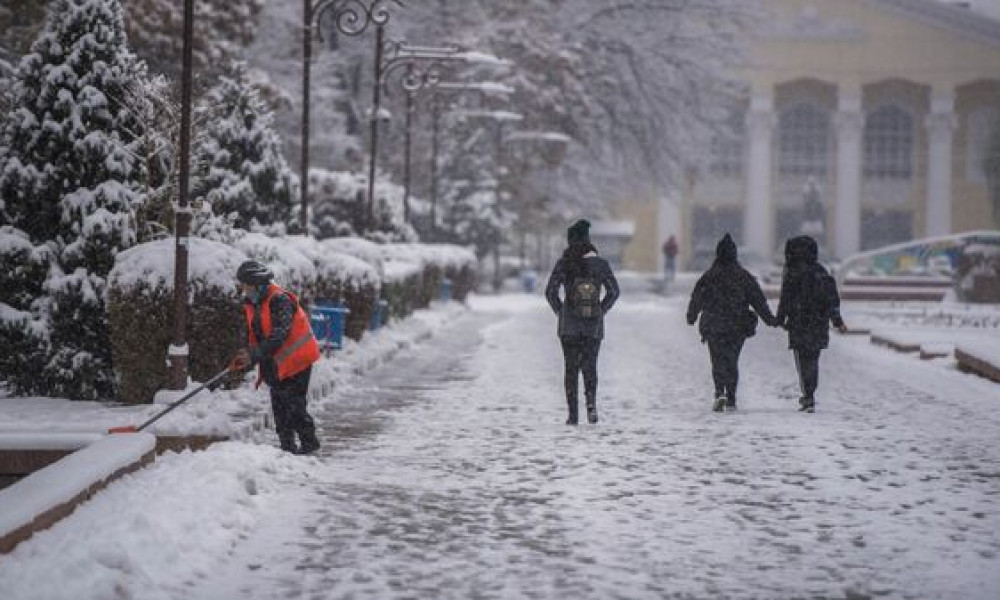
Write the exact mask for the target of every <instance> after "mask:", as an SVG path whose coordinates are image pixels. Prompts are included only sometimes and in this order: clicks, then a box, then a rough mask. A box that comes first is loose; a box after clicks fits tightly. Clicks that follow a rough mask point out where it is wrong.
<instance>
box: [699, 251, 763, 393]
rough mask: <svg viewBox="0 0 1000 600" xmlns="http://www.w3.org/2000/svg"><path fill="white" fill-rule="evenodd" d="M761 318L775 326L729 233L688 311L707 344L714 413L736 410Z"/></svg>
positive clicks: (755, 281) (701, 278) (755, 282)
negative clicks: (744, 359)
mask: <svg viewBox="0 0 1000 600" xmlns="http://www.w3.org/2000/svg"><path fill="white" fill-rule="evenodd" d="M751 309H752V310H751ZM699 316H700V320H699ZM758 316H759V317H760V318H761V319H763V321H764V323H766V324H768V325H773V324H774V322H775V318H774V315H773V314H772V313H771V308H770V307H769V306H768V305H767V299H766V298H764V292H763V291H762V290H761V289H760V284H758V283H757V280H756V279H755V278H754V276H753V275H751V274H750V272H749V271H747V270H746V269H744V268H743V266H742V265H740V262H739V256H738V254H737V250H736V242H734V241H733V238H732V237H731V236H730V235H729V234H728V233H727V234H726V235H725V236H724V237H723V238H722V239H721V240H719V243H718V244H717V245H716V248H715V262H713V263H712V266H711V267H709V269H708V270H707V271H705V273H704V274H703V275H702V276H701V277H700V278H699V279H698V282H697V283H696V284H695V286H694V291H693V292H692V293H691V301H690V302H689V303H688V310H687V322H688V324H689V325H694V324H695V322H696V321H698V332H699V333H700V334H701V341H702V342H703V343H705V344H707V345H708V354H709V358H710V359H711V361H712V380H713V382H714V383H715V395H714V396H713V399H714V402H713V404H712V410H714V411H715V412H725V411H727V410H729V411H735V410H736V387H737V384H738V383H739V378H740V372H739V362H740V353H741V352H742V350H743V344H744V343H745V342H746V340H747V338H749V337H752V336H753V335H754V334H755V333H756V331H757V318H758Z"/></svg>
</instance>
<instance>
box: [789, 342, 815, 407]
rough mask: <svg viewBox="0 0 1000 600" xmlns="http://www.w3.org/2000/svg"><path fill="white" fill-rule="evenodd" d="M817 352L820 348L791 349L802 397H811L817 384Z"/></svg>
mask: <svg viewBox="0 0 1000 600" xmlns="http://www.w3.org/2000/svg"><path fill="white" fill-rule="evenodd" d="M819 353H820V350H793V354H795V368H796V369H797V370H798V372H799V386H800V387H801V388H802V397H803V398H809V399H812V397H813V394H815V393H816V386H817V385H819Z"/></svg>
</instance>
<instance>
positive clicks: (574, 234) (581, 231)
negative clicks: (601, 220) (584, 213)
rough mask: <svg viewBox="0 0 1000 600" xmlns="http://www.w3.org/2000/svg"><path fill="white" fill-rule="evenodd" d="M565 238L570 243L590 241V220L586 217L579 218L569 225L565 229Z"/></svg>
mask: <svg viewBox="0 0 1000 600" xmlns="http://www.w3.org/2000/svg"><path fill="white" fill-rule="evenodd" d="M566 240H567V241H568V242H569V243H570V244H583V243H587V242H590V221H588V220H587V219H580V220H579V221H577V222H576V223H573V224H572V225H570V228H569V229H567V230H566Z"/></svg>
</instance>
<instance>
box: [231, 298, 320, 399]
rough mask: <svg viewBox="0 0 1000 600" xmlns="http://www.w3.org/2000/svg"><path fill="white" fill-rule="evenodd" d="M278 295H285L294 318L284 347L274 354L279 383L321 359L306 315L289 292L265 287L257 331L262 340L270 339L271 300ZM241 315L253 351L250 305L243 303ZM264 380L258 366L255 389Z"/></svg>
mask: <svg viewBox="0 0 1000 600" xmlns="http://www.w3.org/2000/svg"><path fill="white" fill-rule="evenodd" d="M277 294H287V295H288V297H289V298H291V299H292V302H294V303H295V316H294V317H292V329H291V330H290V331H289V332H288V337H287V338H286V339H285V343H284V344H282V345H281V348H278V351H277V352H275V353H274V362H275V364H276V365H277V367H278V379H279V380H283V379H288V378H289V377H291V376H293V375H297V374H299V373H301V372H302V371H305V370H306V369H307V368H309V365H311V364H313V363H314V362H316V361H317V360H319V357H320V351H319V344H318V343H317V342H316V338H315V337H314V336H313V333H312V327H311V326H310V324H309V317H308V316H307V315H306V311H304V310H302V305H301V304H299V299H298V298H297V297H296V296H295V294H292V293H291V292H286V291H285V290H283V289H281V288H280V287H278V286H276V285H274V284H273V283H272V284H271V285H269V286H267V295H266V296H265V297H264V301H263V302H262V303H261V305H260V327H261V331H262V332H263V334H264V337H265V338H266V337H267V336H269V335H271V298H273V297H274V296H275V295H277ZM243 312H244V313H245V314H246V318H247V330H248V331H249V332H250V335H249V337H250V346H251V347H255V346H257V344H258V343H260V342H259V341H258V340H257V336H256V335H254V332H253V312H254V307H253V305H252V304H250V303H249V302H247V303H244V305H243ZM262 379H263V372H262V370H261V368H260V366H258V367H257V385H258V386H260V382H261V380H262Z"/></svg>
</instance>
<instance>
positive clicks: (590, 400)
mask: <svg viewBox="0 0 1000 600" xmlns="http://www.w3.org/2000/svg"><path fill="white" fill-rule="evenodd" d="M587 422H588V423H590V424H594V423H596V422H597V394H587Z"/></svg>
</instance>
